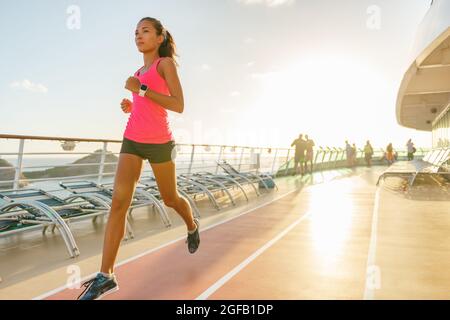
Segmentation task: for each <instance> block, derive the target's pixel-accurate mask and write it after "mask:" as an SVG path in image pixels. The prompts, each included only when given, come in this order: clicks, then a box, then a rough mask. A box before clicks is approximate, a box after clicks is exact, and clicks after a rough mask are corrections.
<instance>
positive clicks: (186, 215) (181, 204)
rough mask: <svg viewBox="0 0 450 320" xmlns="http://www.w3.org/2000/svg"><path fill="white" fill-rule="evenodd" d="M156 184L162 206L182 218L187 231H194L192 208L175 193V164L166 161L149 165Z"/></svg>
mask: <svg viewBox="0 0 450 320" xmlns="http://www.w3.org/2000/svg"><path fill="white" fill-rule="evenodd" d="M150 165H151V166H152V170H153V174H154V175H155V179H156V184H157V185H158V189H159V193H160V194H161V197H162V199H163V201H164V204H165V205H166V206H168V207H170V208H173V209H174V210H175V211H176V212H177V213H178V214H179V215H180V216H181V218H183V220H184V222H185V223H186V226H187V228H188V230H194V229H195V228H196V225H195V223H194V217H193V215H192V208H191V206H190V205H189V201H187V200H186V199H185V198H184V197H183V196H180V195H179V194H178V192H177V177H176V174H175V163H174V162H173V161H166V162H162V163H150Z"/></svg>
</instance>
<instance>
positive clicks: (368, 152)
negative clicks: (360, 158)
mask: <svg viewBox="0 0 450 320" xmlns="http://www.w3.org/2000/svg"><path fill="white" fill-rule="evenodd" d="M372 156H373V148H372V145H371V144H370V141H369V140H367V142H366V145H365V146H364V159H365V160H366V165H367V166H368V167H371V166H372Z"/></svg>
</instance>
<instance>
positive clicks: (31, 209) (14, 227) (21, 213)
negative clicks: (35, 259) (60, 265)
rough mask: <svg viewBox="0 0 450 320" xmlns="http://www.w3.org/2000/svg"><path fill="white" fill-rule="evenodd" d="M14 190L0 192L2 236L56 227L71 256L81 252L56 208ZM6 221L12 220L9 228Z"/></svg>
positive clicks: (0, 233)
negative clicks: (21, 195)
mask: <svg viewBox="0 0 450 320" xmlns="http://www.w3.org/2000/svg"><path fill="white" fill-rule="evenodd" d="M12 192H13V193H11V191H2V193H0V199H1V201H0V202H1V203H0V221H2V222H3V223H2V224H3V226H4V228H3V230H2V232H0V236H1V237H3V236H8V235H12V234H16V233H19V232H24V231H31V230H34V229H37V228H43V233H44V232H45V230H46V229H47V228H48V227H54V228H55V227H56V228H58V230H59V231H60V234H61V236H62V237H63V240H64V242H65V244H66V248H67V251H68V252H69V255H70V257H72V258H74V257H76V256H78V255H79V254H80V251H79V249H78V246H77V245H76V242H75V239H74V237H73V235H72V232H71V231H70V229H69V226H68V225H67V223H66V221H65V220H64V219H63V218H62V217H61V216H60V215H59V214H58V212H57V211H56V210H55V209H53V208H52V207H50V206H49V205H47V204H45V203H42V202H39V201H36V200H32V199H30V198H28V199H27V197H26V196H25V197H23V198H21V197H20V192H19V194H17V191H12ZM66 210H67V209H66ZM5 221H8V222H10V223H9V224H8V227H7V228H6V224H7V223H6V222H5ZM11 222H12V223H11Z"/></svg>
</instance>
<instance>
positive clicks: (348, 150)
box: [291, 134, 416, 176]
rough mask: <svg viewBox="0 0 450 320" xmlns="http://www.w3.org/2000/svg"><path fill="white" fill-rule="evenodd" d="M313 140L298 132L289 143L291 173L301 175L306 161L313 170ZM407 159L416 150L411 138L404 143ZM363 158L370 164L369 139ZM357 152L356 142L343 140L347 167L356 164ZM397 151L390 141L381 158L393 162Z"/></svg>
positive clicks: (304, 169)
mask: <svg viewBox="0 0 450 320" xmlns="http://www.w3.org/2000/svg"><path fill="white" fill-rule="evenodd" d="M314 146H315V144H314V141H313V140H312V139H310V138H309V137H308V135H307V134H306V135H304V136H303V134H300V135H299V136H298V138H297V139H295V140H294V141H293V142H292V143H291V147H295V157H294V173H293V174H292V175H297V174H299V173H300V174H301V175H302V176H303V175H304V174H305V173H307V171H308V163H310V169H309V172H310V173H312V172H313V164H314ZM406 148H407V154H408V161H412V160H414V153H415V152H416V148H415V146H414V143H413V142H412V141H411V139H409V140H408V142H407V143H406ZM363 151H364V160H365V162H366V165H367V166H368V167H371V166H372V157H373V154H374V150H373V147H372V145H371V144H370V141H369V140H367V141H366V144H365V146H364V149H363ZM357 152H358V149H357V148H356V144H355V143H353V144H352V145H351V144H350V143H349V142H348V140H346V141H345V154H346V160H347V166H348V167H354V166H355V165H356V164H357ZM397 157H398V153H397V152H396V151H395V150H394V147H393V146H392V143H389V144H388V145H387V147H386V150H385V152H384V154H383V157H382V158H381V160H385V161H386V162H387V163H388V164H389V165H391V164H392V163H394V162H395V161H396V160H397Z"/></svg>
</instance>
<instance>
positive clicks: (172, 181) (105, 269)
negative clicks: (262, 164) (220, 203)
mask: <svg viewBox="0 0 450 320" xmlns="http://www.w3.org/2000/svg"><path fill="white" fill-rule="evenodd" d="M135 43H136V46H137V48H138V50H139V52H141V53H142V54H143V58H144V66H143V67H142V68H140V69H139V70H138V71H136V72H135V74H134V76H133V77H129V78H128V79H127V81H126V84H125V88H126V89H127V90H129V91H131V93H132V95H133V101H132V102H131V101H130V100H128V99H123V100H122V102H121V108H122V110H123V112H125V113H131V114H130V116H129V118H128V123H127V126H126V129H125V132H124V134H123V141H122V147H121V150H120V156H119V162H118V165H117V171H116V175H115V180H114V192H113V199H112V205H111V211H110V214H109V219H108V223H107V226H106V232H105V237H104V243H103V257H102V265H101V269H100V272H99V273H98V274H97V275H96V277H95V278H93V279H91V280H89V281H87V282H85V283H84V284H83V286H84V287H85V290H84V291H83V292H82V293H81V295H80V296H79V297H78V298H79V299H80V300H94V299H100V298H102V297H103V296H105V295H107V294H109V293H112V292H115V291H117V290H118V289H119V286H118V283H117V280H116V277H115V275H114V264H115V260H116V257H117V252H118V250H119V246H120V242H121V241H122V239H123V237H124V235H125V223H126V216H127V212H128V209H129V206H130V204H131V201H132V197H133V194H134V191H135V188H136V184H137V183H138V181H139V178H140V175H141V170H142V165H143V160H148V161H149V163H150V165H151V167H152V171H153V174H154V176H155V179H156V183H157V185H158V189H159V192H160V194H161V197H162V199H163V201H164V204H165V205H166V206H168V207H171V208H173V209H174V210H175V211H176V212H177V213H178V214H179V215H180V216H181V217H182V218H183V220H184V222H185V223H186V226H187V233H188V235H187V240H186V242H187V243H188V250H189V252H190V253H194V252H196V250H197V248H198V247H199V244H200V236H199V230H198V229H199V221H198V220H197V219H194V218H193V215H192V209H191V207H190V205H189V202H188V201H187V200H186V199H185V198H184V197H182V196H180V195H179V194H178V192H177V182H176V174H175V162H174V160H175V156H176V149H175V141H174V138H173V135H172V131H171V130H170V126H169V122H168V119H167V110H170V111H174V112H177V113H182V112H183V110H184V99H183V90H182V87H181V84H180V80H179V78H178V74H177V69H176V67H177V63H176V62H175V56H176V52H175V49H176V47H175V42H174V40H173V38H172V36H171V34H170V33H169V32H168V31H167V30H166V29H165V28H164V27H163V26H162V24H161V22H160V21H159V20H157V19H155V18H150V17H146V18H143V19H141V20H140V21H139V23H138V24H137V27H136V31H135Z"/></svg>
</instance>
